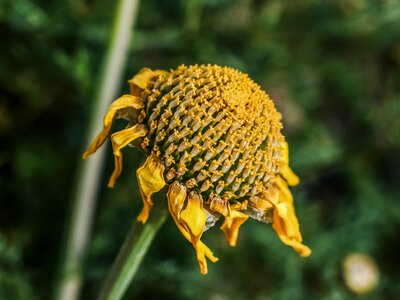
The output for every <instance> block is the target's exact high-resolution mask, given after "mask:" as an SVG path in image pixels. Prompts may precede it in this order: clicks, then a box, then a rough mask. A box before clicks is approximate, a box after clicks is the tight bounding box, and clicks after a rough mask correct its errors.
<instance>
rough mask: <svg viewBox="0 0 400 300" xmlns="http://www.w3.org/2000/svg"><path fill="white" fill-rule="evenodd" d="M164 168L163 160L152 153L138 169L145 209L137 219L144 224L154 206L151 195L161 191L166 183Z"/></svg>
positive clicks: (137, 173) (137, 174)
mask: <svg viewBox="0 0 400 300" xmlns="http://www.w3.org/2000/svg"><path fill="white" fill-rule="evenodd" d="M164 170H165V166H164V164H163V163H162V162H161V160H160V159H159V158H158V157H157V156H156V155H154V154H150V155H149V156H148V157H147V159H146V161H145V162H144V164H143V166H141V167H140V168H139V169H137V171H136V176H137V179H138V183H139V189H140V194H141V195H142V200H143V209H142V211H141V212H140V214H139V216H138V217H137V220H138V221H139V222H142V223H143V224H144V223H146V221H147V218H148V217H149V212H150V209H151V207H152V206H153V201H152V199H151V195H152V194H154V193H156V192H158V191H160V190H161V189H162V188H163V187H164V186H165V184H166V183H165V181H164V177H163V174H164Z"/></svg>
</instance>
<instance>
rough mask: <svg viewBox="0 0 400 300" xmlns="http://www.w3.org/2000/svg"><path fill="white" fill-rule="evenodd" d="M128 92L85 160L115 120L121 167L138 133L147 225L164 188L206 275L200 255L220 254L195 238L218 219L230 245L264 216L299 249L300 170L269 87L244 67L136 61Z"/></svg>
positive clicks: (117, 166)
mask: <svg viewBox="0 0 400 300" xmlns="http://www.w3.org/2000/svg"><path fill="white" fill-rule="evenodd" d="M129 84H130V87H131V93H130V94H128V95H124V96H122V97H120V98H119V99H117V100H116V101H114V102H113V103H112V104H111V105H110V107H109V109H108V111H107V113H106V115H105V118H104V126H103V130H102V132H101V133H100V134H99V135H98V136H97V137H96V139H95V140H94V141H93V143H92V145H91V146H90V148H89V150H88V151H86V152H85V153H84V154H83V157H84V158H86V157H87V156H88V155H90V154H92V153H93V152H95V151H96V150H97V149H98V148H99V147H100V146H101V145H102V144H103V142H104V140H105V139H106V138H107V136H108V134H109V132H110V130H111V126H112V122H113V120H114V119H118V118H123V119H126V120H128V122H129V123H128V127H127V128H126V129H124V130H121V131H118V132H116V133H114V134H112V135H111V142H112V146H113V152H114V158H115V170H114V173H113V174H112V176H111V178H110V181H109V184H108V185H109V187H113V186H114V184H115V181H116V180H117V178H118V176H119V175H120V173H121V170H122V152H121V149H122V148H124V147H125V146H127V145H128V144H130V143H132V142H134V141H135V145H138V146H139V147H140V148H141V149H142V150H144V152H145V153H146V154H147V159H146V161H145V163H144V164H143V166H141V167H140V168H139V169H138V170H137V178H138V182H139V188H140V192H141V195H142V199H143V209H142V212H141V213H140V215H139V216H138V220H139V221H141V222H143V223H145V222H146V220H147V218H148V215H149V213H150V209H151V207H152V206H153V201H152V199H151V195H152V194H153V193H156V192H158V191H160V190H161V189H162V188H163V187H164V186H165V185H168V186H169V189H168V193H167V198H168V207H169V210H170V213H171V215H172V217H173V219H174V221H175V223H176V225H177V227H178V229H179V230H180V232H181V233H182V234H183V236H184V237H185V238H186V239H187V240H188V241H189V242H191V243H192V245H193V247H194V249H195V250H196V256H197V260H198V262H199V265H200V271H201V273H202V274H206V273H207V262H206V257H207V258H208V259H209V260H211V261H212V262H215V261H217V258H216V257H215V256H214V255H213V253H212V251H211V250H210V249H209V248H208V247H207V246H206V245H205V244H203V242H202V241H201V240H200V238H201V236H202V234H203V232H204V231H205V230H207V229H208V228H209V227H211V226H213V225H214V224H215V222H216V221H217V220H218V219H219V218H220V217H223V218H224V222H223V224H222V226H221V229H222V231H223V232H224V234H225V236H226V239H227V241H228V243H229V244H230V245H231V246H235V245H236V240H237V237H238V231H239V227H240V226H241V225H242V224H243V223H244V222H245V221H246V220H247V219H248V218H249V217H251V218H254V219H256V220H258V221H262V222H266V223H270V222H272V227H273V228H274V229H275V231H276V232H277V234H278V236H279V238H280V239H281V240H282V242H283V243H285V244H287V245H289V246H292V247H293V248H294V249H295V250H296V251H297V252H299V254H300V255H301V256H308V255H310V253H311V250H310V249H309V248H308V247H307V246H305V245H303V244H302V237H301V233H300V230H299V224H298V221H297V218H296V214H295V210H294V206H293V198H292V194H291V192H290V191H289V188H288V185H296V184H298V182H299V179H298V177H297V176H296V175H295V174H294V173H293V172H292V170H291V169H290V168H289V165H288V163H289V158H288V145H287V143H286V142H285V138H284V136H283V135H282V134H281V128H282V123H281V114H280V113H278V112H277V111H276V109H275V106H274V103H273V102H272V101H271V99H270V98H269V97H268V95H267V94H266V93H265V92H264V91H262V90H261V89H260V87H259V86H258V85H257V84H255V83H254V82H253V81H252V80H251V79H250V78H249V77H248V76H247V75H246V74H243V73H241V72H239V71H237V70H234V69H232V68H228V67H220V66H215V65H214V66H211V65H207V66H205V65H202V66H197V65H195V66H189V67H186V66H180V67H179V68H177V69H176V70H171V71H170V72H167V71H161V70H155V71H152V70H150V69H147V68H145V69H142V70H141V71H140V72H139V73H138V74H137V75H135V76H134V77H133V78H132V79H131V80H130V81H129Z"/></svg>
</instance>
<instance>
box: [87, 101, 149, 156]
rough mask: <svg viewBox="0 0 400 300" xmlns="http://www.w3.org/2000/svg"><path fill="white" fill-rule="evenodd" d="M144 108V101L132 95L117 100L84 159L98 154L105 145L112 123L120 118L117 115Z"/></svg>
mask: <svg viewBox="0 0 400 300" xmlns="http://www.w3.org/2000/svg"><path fill="white" fill-rule="evenodd" d="M143 107H144V103H143V100H141V99H140V98H138V97H135V96H132V95H123V96H122V97H120V98H118V99H117V100H115V101H114V102H113V103H111V105H110V106H109V107H108V110H107V113H106V115H105V117H104V120H103V130H102V131H101V132H100V133H99V134H98V135H97V137H96V138H95V139H94V140H93V142H92V144H91V145H90V147H89V149H88V150H87V151H85V152H84V153H83V155H82V158H83V159H85V158H86V157H88V156H89V155H90V154H93V153H94V152H96V150H97V149H99V148H100V147H101V145H103V143H104V141H105V140H106V138H107V136H108V134H109V133H110V130H111V126H112V123H113V121H114V119H115V118H118V116H117V113H118V112H119V111H120V110H122V109H124V108H134V109H137V110H139V109H142V108H143Z"/></svg>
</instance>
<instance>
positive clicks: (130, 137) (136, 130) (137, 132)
mask: <svg viewBox="0 0 400 300" xmlns="http://www.w3.org/2000/svg"><path fill="white" fill-rule="evenodd" d="M146 134H147V128H146V126H145V125H143V124H136V125H134V126H132V127H130V128H127V129H124V130H121V131H118V132H116V133H113V134H112V135H111V142H112V147H113V153H114V162H115V168H114V172H113V173H112V175H111V177H110V180H109V181H108V187H110V188H113V187H114V185H115V182H116V181H117V179H118V177H119V175H120V174H121V172H122V152H121V149H122V148H124V147H125V146H127V145H128V144H129V143H131V142H132V141H134V140H136V139H137V138H139V137H143V136H145V135H146Z"/></svg>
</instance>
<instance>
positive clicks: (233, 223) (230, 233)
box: [220, 210, 249, 247]
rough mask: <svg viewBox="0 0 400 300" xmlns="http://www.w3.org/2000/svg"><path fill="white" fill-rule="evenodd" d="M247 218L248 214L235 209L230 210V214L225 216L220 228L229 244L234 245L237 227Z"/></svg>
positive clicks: (237, 231) (237, 232)
mask: <svg viewBox="0 0 400 300" xmlns="http://www.w3.org/2000/svg"><path fill="white" fill-rule="evenodd" d="M248 218H249V216H248V215H246V214H244V213H241V212H239V211H237V210H231V214H230V216H229V217H225V221H224V223H223V224H222V226H221V227H220V228H221V230H222V231H223V232H224V233H225V238H226V240H227V241H228V244H229V245H230V246H232V247H234V246H236V241H237V238H238V235H239V227H240V226H241V225H242V224H243V223H244V222H246V221H247V219H248Z"/></svg>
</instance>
